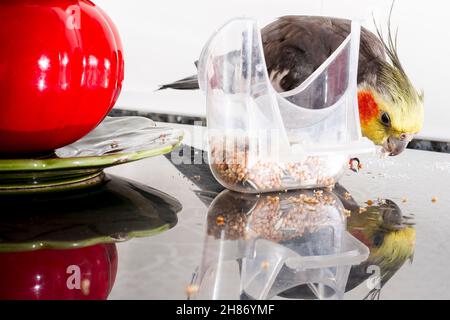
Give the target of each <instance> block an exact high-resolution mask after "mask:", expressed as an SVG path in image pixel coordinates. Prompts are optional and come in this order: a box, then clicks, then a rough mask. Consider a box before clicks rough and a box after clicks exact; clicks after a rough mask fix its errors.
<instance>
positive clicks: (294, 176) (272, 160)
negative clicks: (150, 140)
mask: <svg viewBox="0 0 450 320" xmlns="http://www.w3.org/2000/svg"><path fill="white" fill-rule="evenodd" d="M260 32H261V31H260V28H259V27H258V25H257V23H256V22H255V21H254V20H252V19H246V18H242V19H234V20H232V21H230V22H229V23H227V24H226V25H225V26H224V27H222V28H221V29H220V30H218V31H217V32H216V33H215V34H214V35H213V37H212V38H211V39H210V40H209V41H208V43H207V45H206V46H205V48H204V50H203V52H202V55H201V57H200V60H199V65H198V67H199V83H200V87H201V89H202V90H203V91H204V92H205V94H206V99H207V121H208V142H209V161H210V166H211V169H212V172H213V173H214V175H215V177H216V178H217V180H218V181H219V182H220V183H221V184H222V185H223V186H225V187H226V188H228V189H231V190H234V191H238V192H246V193H261V192H271V191H280V190H290V189H298V188H316V187H326V186H330V185H334V184H335V182H336V181H337V180H338V179H339V177H340V175H341V174H342V173H343V171H344V169H345V168H346V165H347V164H348V160H349V157H350V155H354V154H358V153H363V152H368V151H372V150H373V145H372V144H371V143H370V142H369V141H368V140H366V139H363V138H362V137H361V131H360V124H359V116H358V107H357V69H358V57H359V38H360V26H359V24H358V23H356V22H353V23H352V29H351V33H350V35H349V36H348V37H347V38H346V39H345V40H344V41H343V43H342V44H341V45H340V47H339V48H338V49H337V50H336V51H335V52H334V53H333V54H332V55H331V56H330V57H329V58H328V59H327V60H326V61H325V62H324V63H323V65H322V66H321V67H319V68H318V69H317V70H316V71H315V72H314V73H313V74H312V75H311V76H310V77H309V78H308V79H307V80H306V81H304V83H302V84H301V85H300V86H299V87H297V88H295V89H294V90H291V91H289V92H283V93H278V92H276V90H275V89H274V88H273V86H272V84H271V81H270V78H269V74H268V71H267V67H266V63H265V59H264V52H263V46H262V41H261V35H260Z"/></svg>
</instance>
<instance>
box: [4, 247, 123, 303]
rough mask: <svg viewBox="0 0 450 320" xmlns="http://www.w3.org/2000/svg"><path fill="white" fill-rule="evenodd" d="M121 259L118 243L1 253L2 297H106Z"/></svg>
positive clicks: (46, 298) (68, 298)
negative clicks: (79, 247) (66, 248)
mask: <svg viewBox="0 0 450 320" xmlns="http://www.w3.org/2000/svg"><path fill="white" fill-rule="evenodd" d="M117 261H118V257H117V249H116V246H115V244H101V245H95V246H92V247H87V248H81V249H71V250H39V251H31V252H16V253H0V300H104V299H106V298H107V297H108V295H109V293H110V291H111V289H112V288H113V286H114V281H115V279H116V274H117Z"/></svg>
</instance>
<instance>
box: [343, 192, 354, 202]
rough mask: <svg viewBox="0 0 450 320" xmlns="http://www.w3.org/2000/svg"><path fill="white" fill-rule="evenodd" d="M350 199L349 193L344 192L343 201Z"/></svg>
mask: <svg viewBox="0 0 450 320" xmlns="http://www.w3.org/2000/svg"><path fill="white" fill-rule="evenodd" d="M351 198H352V195H351V194H350V193H349V192H346V193H345V194H344V199H345V200H350V199H351Z"/></svg>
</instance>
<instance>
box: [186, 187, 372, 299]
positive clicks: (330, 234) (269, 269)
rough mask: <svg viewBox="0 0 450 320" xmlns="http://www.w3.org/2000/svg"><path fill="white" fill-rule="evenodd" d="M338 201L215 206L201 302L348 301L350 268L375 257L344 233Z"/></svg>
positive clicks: (304, 197)
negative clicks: (289, 296) (291, 294)
mask: <svg viewBox="0 0 450 320" xmlns="http://www.w3.org/2000/svg"><path fill="white" fill-rule="evenodd" d="M343 210H344V209H343V206H342V203H341V202H340V200H339V199H338V197H337V196H336V195H335V194H333V193H330V192H323V193H313V192H312V191H308V190H304V191H292V192H288V193H282V194H280V195H278V194H270V195H269V196H261V197H257V196H255V195H249V194H243V193H235V192H232V191H228V190H227V191H224V192H223V193H221V194H220V195H219V196H218V197H217V198H216V199H215V200H214V202H213V203H212V204H211V207H210V209H209V212H208V224H207V226H208V227H207V236H206V239H205V243H204V254H203V261H202V264H201V266H200V268H199V270H198V273H197V274H196V277H195V279H194V282H195V285H196V286H197V287H198V290H197V292H196V295H195V296H194V297H193V298H196V299H232V300H235V299H257V300H260V299H272V298H276V297H280V296H281V297H283V296H284V294H285V293H286V292H288V291H289V290H292V289H294V288H299V287H302V288H306V290H303V291H307V294H305V295H304V296H299V297H298V298H307V299H310V298H316V299H342V298H343V296H344V293H345V288H346V284H347V281H348V277H349V272H350V269H351V267H352V265H358V264H360V263H362V262H363V261H365V260H366V259H367V258H368V256H369V249H368V248H367V247H366V246H365V245H364V244H363V243H361V242H360V241H359V240H357V239H356V238H354V237H353V236H352V235H351V234H350V233H349V232H348V231H347V230H346V217H345V215H344V214H343Z"/></svg>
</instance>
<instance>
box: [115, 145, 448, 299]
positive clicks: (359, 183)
mask: <svg viewBox="0 0 450 320" xmlns="http://www.w3.org/2000/svg"><path fill="white" fill-rule="evenodd" d="M360 160H361V162H362V163H363V169H362V170H361V171H360V172H359V173H353V172H351V171H348V172H347V173H346V174H345V175H344V177H343V178H342V179H341V181H340V185H341V187H343V188H345V190H347V191H348V193H349V194H351V197H352V199H351V200H352V202H353V200H354V201H355V202H356V203H357V204H358V205H360V206H362V207H365V206H367V202H368V203H369V204H370V205H372V206H375V205H376V203H378V202H380V203H384V204H386V203H388V204H389V205H393V206H394V207H395V208H396V210H397V214H400V216H401V218H403V222H405V224H406V225H407V226H408V228H412V229H413V230H414V231H415V233H414V235H413V236H410V237H409V238H408V239H395V237H394V236H393V235H391V236H392V237H394V238H392V237H391V239H390V241H391V242H390V244H389V245H387V246H386V247H385V248H384V249H383V250H384V252H383V253H382V254H381V255H380V254H379V256H378V257H377V259H378V260H376V262H375V263H378V264H380V265H382V264H386V263H387V267H383V268H384V269H383V273H387V281H384V282H383V285H382V288H381V290H378V291H377V292H376V293H373V292H372V294H370V291H371V290H370V289H372V288H370V285H368V284H367V281H365V280H364V278H361V275H359V276H357V277H359V280H358V282H357V283H354V284H353V285H352V286H351V287H350V289H351V290H346V293H345V296H344V297H345V299H364V298H368V299H370V298H380V299H448V298H450V291H449V290H448V288H447V287H448V284H449V283H450V268H449V267H448V264H449V263H450V246H449V240H450V232H449V231H450V197H449V194H448V192H449V191H450V155H447V154H440V153H432V152H423V151H413V150H407V151H406V152H405V153H404V154H402V155H401V156H398V157H395V158H385V159H380V158H378V157H377V156H376V155H370V156H365V157H361V158H360ZM205 167H206V165H200V166H199V165H192V166H191V167H189V166H184V167H182V168H181V169H180V168H177V167H175V166H174V165H173V164H172V163H171V161H170V159H168V158H167V157H159V158H154V159H148V160H144V161H140V162H137V163H132V164H127V165H123V166H119V167H116V168H114V169H111V170H109V172H110V173H113V174H115V175H118V176H123V177H127V178H129V179H133V180H135V181H138V182H141V183H143V184H147V185H150V186H152V187H153V188H156V189H158V190H161V191H163V192H166V193H168V194H170V195H172V196H173V197H175V198H177V199H178V200H179V201H180V202H181V204H182V206H183V209H182V211H181V212H180V213H179V214H178V218H179V221H178V223H177V225H176V226H175V227H174V228H172V229H171V230H169V231H167V232H165V233H162V234H159V235H156V236H154V237H150V238H143V239H134V240H131V241H129V242H126V243H121V244H119V245H118V254H119V270H118V276H117V280H116V283H115V286H114V288H113V290H112V292H111V294H110V296H109V298H110V299H186V298H187V293H186V291H187V289H188V291H189V289H192V287H190V284H191V282H192V279H193V276H195V273H196V272H197V271H198V268H199V266H200V265H201V264H202V259H205V256H204V252H203V251H204V242H205V239H206V233H207V232H208V231H207V212H208V203H209V202H210V201H211V200H213V199H214V197H215V196H216V195H217V193H215V192H218V191H220V190H221V187H220V186H219V185H218V184H217V183H215V181H214V180H213V179H211V177H208V175H204V176H203V175H202V174H201V172H207V171H205ZM180 170H181V171H180ZM199 170H200V171H199ZM202 170H203V171H202ZM199 172H200V174H199ZM202 186H203V187H202ZM202 188H204V189H207V192H206V193H204V194H202V193H201V192H200V191H202V190H201V189H202ZM381 214H382V213H381ZM379 228H380V229H381V231H380V232H378V233H377V234H375V233H374V234H373V235H371V236H373V238H372V239H371V240H370V241H371V243H370V244H368V247H369V248H370V250H371V254H374V251H375V250H377V248H379V247H380V246H382V245H383V240H385V239H384V238H383V237H385V238H386V237H387V236H386V234H389V233H390V232H391V231H392V232H393V231H396V229H395V228H394V229H389V230H383V228H384V227H383V226H379ZM362 229H364V228H362ZM363 231H364V230H362V232H363ZM380 234H381V235H380ZM383 235H384V236H383ZM380 237H381V238H380ZM405 241H406V244H405ZM397 245H400V246H405V245H406V246H409V247H410V248H412V250H413V251H414V253H413V255H412V254H411V255H408V256H405V257H402V258H400V259H397V260H396V261H394V262H392V263H393V264H392V263H391V265H389V260H390V259H391V260H395V259H394V258H392V257H393V256H394V257H395V255H396V254H397V252H396V251H397V250H398V248H397V247H396V246H397ZM369 271H370V270H369ZM359 273H361V271H360V272H359ZM354 276H355V275H352V273H350V279H349V281H351V280H352V279H351V278H352V277H354ZM352 287H354V288H352ZM194 289H195V290H196V288H194ZM300 291H301V290H300ZM302 297H304V296H302V294H299V295H298V296H297V297H296V296H295V294H294V295H293V296H291V298H302ZM276 298H280V297H276Z"/></svg>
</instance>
